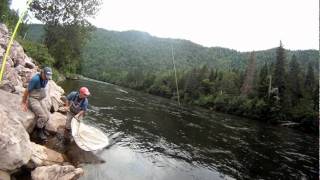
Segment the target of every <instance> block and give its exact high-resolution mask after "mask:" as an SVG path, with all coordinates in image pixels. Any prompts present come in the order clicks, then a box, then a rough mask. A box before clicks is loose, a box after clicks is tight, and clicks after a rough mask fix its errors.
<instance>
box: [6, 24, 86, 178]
mask: <svg viewBox="0 0 320 180" xmlns="http://www.w3.org/2000/svg"><path fill="white" fill-rule="evenodd" d="M9 38H10V34H9V32H8V29H7V27H6V26H5V25H3V24H0V64H2V60H3V56H4V54H5V51H6V48H7V44H8V42H9ZM38 71H39V67H38V66H37V65H36V64H35V62H34V61H33V60H32V59H31V58H30V57H28V56H27V55H26V54H25V53H24V50H23V47H22V46H21V45H20V44H19V43H18V42H16V41H15V42H14V43H13V46H12V49H11V53H10V56H9V57H8V59H7V61H6V67H5V73H4V77H3V81H2V82H1V84H0V127H1V131H0V179H1V180H8V179H19V178H18V177H17V174H19V173H21V172H24V173H25V172H27V173H28V174H29V176H30V175H31V178H32V179H33V180H48V179H50V180H55V179H56V180H58V179H59V180H61V179H63V180H69V179H78V178H79V177H80V176H81V175H83V173H84V172H83V170H82V169H81V168H78V167H75V166H74V165H75V163H71V162H69V160H70V159H71V158H70V157H69V156H68V155H67V154H65V152H66V151H62V150H61V148H59V146H58V145H59V143H52V141H51V142H50V140H49V142H47V143H45V144H40V143H39V142H37V140H36V139H35V138H32V134H33V130H34V128H35V124H36V119H35V116H34V114H33V113H32V112H31V111H30V110H29V111H28V112H23V111H22V110H21V106H20V105H21V101H22V93H23V92H24V90H25V88H26V87H27V84H28V81H29V80H30V79H31V77H32V76H33V75H34V74H36V73H37V72H38ZM46 90H47V97H46V99H45V104H46V108H47V109H48V111H50V112H51V117H50V120H49V122H48V124H47V126H46V129H47V131H48V132H50V136H51V140H52V139H57V138H56V137H59V136H60V135H61V132H63V129H64V126H65V121H66V116H65V115H64V114H63V111H62V110H63V109H61V107H62V106H63V102H62V101H61V99H60V98H61V96H63V94H64V90H63V89H62V88H61V87H60V86H58V85H57V84H56V83H55V82H54V81H52V80H50V81H49V82H48V85H47V88H46ZM59 134H60V135H59ZM57 142H58V141H57ZM59 150H60V151H59ZM27 179H28V178H27ZM29 179H30V177H29Z"/></svg>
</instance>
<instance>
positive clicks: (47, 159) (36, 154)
mask: <svg viewBox="0 0 320 180" xmlns="http://www.w3.org/2000/svg"><path fill="white" fill-rule="evenodd" d="M31 149H32V156H31V159H30V161H29V163H28V165H27V166H28V167H29V168H35V167H39V166H47V165H53V164H62V163H63V162H64V158H63V155H62V154H61V153H58V152H56V151H54V150H52V149H49V148H46V147H44V146H41V145H39V144H36V143H33V142H31Z"/></svg>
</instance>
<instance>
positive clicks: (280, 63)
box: [273, 41, 286, 105]
mask: <svg viewBox="0 0 320 180" xmlns="http://www.w3.org/2000/svg"><path fill="white" fill-rule="evenodd" d="M276 54H277V57H276V64H275V69H274V75H273V77H274V87H276V88H278V90H279V97H280V103H281V105H284V102H285V91H286V81H285V76H286V71H285V64H286V62H285V59H286V57H285V49H284V48H283V46H282V42H281V41H280V46H279V47H278V48H277V52H276Z"/></svg>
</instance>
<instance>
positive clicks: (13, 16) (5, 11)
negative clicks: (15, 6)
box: [0, 0, 19, 31]
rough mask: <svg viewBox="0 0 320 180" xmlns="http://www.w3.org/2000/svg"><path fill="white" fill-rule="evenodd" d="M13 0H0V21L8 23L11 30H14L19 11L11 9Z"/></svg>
mask: <svg viewBox="0 0 320 180" xmlns="http://www.w3.org/2000/svg"><path fill="white" fill-rule="evenodd" d="M10 4H11V0H0V22H2V23H4V24H6V25H7V26H8V28H9V30H11V31H12V30H13V29H14V26H15V25H16V23H17V22H18V19H19V16H18V13H17V12H16V11H14V10H11V9H10V8H9V7H10Z"/></svg>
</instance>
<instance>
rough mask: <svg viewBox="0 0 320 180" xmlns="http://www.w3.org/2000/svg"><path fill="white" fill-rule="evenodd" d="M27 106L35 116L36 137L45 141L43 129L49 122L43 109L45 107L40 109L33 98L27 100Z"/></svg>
mask: <svg viewBox="0 0 320 180" xmlns="http://www.w3.org/2000/svg"><path fill="white" fill-rule="evenodd" d="M29 105H30V107H31V110H32V111H33V112H34V114H35V115H36V116H37V128H38V136H39V137H40V139H42V140H45V139H46V135H45V134H44V127H45V125H46V123H47V121H48V120H49V116H48V114H47V112H46V110H45V109H44V108H45V107H42V105H41V103H40V101H39V100H37V99H34V98H29Z"/></svg>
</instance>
